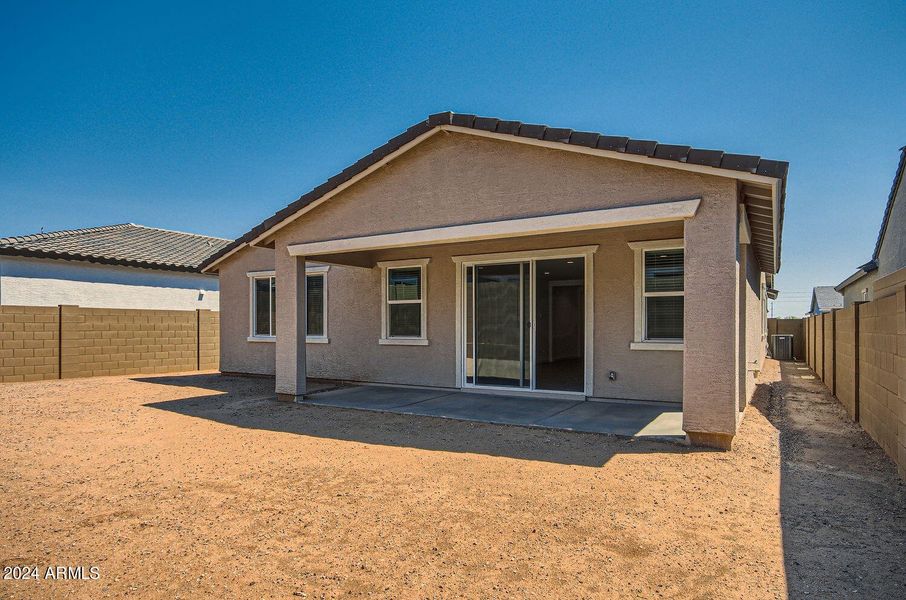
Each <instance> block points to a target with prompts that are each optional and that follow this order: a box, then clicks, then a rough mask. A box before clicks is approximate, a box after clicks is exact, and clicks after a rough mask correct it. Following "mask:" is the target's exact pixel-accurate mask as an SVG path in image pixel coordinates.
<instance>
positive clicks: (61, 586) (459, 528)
mask: <svg viewBox="0 0 906 600" xmlns="http://www.w3.org/2000/svg"><path fill="white" fill-rule="evenodd" d="M801 369H802V367H801V365H800V366H797V365H796V364H794V363H784V364H783V378H782V379H783V381H780V379H781V377H780V372H779V366H778V364H777V363H775V362H769V364H768V368H767V371H766V372H765V373H763V379H764V381H763V384H762V385H761V386H760V388H759V394H758V400H757V402H756V403H755V405H753V406H751V407H749V409H748V410H747V414H746V417H745V421H744V423H743V426H742V432H741V433H740V435H739V436H738V438H737V440H738V441H737V445H736V449H735V451H733V452H730V453H723V452H710V451H701V450H695V449H689V448H684V447H680V446H676V445H670V444H665V443H657V442H639V441H631V440H626V439H617V438H611V437H604V436H598V435H585V434H570V433H560V432H550V431H540V430H531V429H524V428H518V427H505V426H493V425H480V424H469V423H461V422H455V421H448V420H439V419H432V418H427V417H417V418H415V417H404V416H399V415H386V414H376V413H366V412H357V411H349V410H341V409H333V408H318V407H310V406H300V405H294V404H282V403H277V402H275V401H272V400H271V393H270V392H271V390H272V385H273V384H272V382H271V381H268V380H258V379H245V378H234V377H222V376H218V375H214V374H203V375H198V374H195V375H184V376H167V377H153V378H152V377H149V378H127V377H111V378H100V379H83V380H67V381H62V382H61V381H51V382H41V383H32V384H5V385H3V386H0V407H2V412H0V467H2V471H3V477H2V480H0V529H2V532H3V533H2V535H0V562H2V565H3V566H4V567H6V566H16V565H29V566H31V565H36V566H38V568H39V569H40V572H41V575H42V577H43V575H44V571H45V570H46V568H47V567H48V566H57V565H62V566H80V565H81V566H83V567H84V569H85V576H86V577H88V573H89V571H88V568H89V567H91V566H96V567H98V568H99V578H98V579H97V580H89V581H80V580H77V581H53V580H39V581H9V580H0V597H3V598H26V597H28V598H36V597H51V596H53V597H59V596H63V595H70V594H72V595H76V596H81V597H105V596H111V597H114V596H115V597H119V596H133V597H152V598H156V597H159V598H192V597H198V596H202V595H204V596H218V597H225V598H230V597H256V598H259V597H293V596H295V597H308V598H321V597H327V598H332V597H364V596H371V597H394V598H438V597H472V598H477V597H491V598H494V597H497V598H519V597H529V598H531V597H537V598H568V597H576V598H590V597H604V598H608V597H663V598H674V597H675V598H747V599H753V598H783V597H787V596H790V597H795V598H802V597H806V596H807V597H810V598H832V597H851V598H903V597H906V560H904V556H906V486H904V484H903V483H902V482H901V480H899V479H898V478H897V476H896V473H895V470H894V468H893V466H892V464H891V463H890V462H889V461H888V460H887V459H886V458H885V457H884V455H883V454H882V453H881V451H880V450H879V449H878V448H877V447H876V446H875V445H874V444H873V442H871V440H870V439H869V438H868V437H867V436H865V435H864V434H863V433H862V432H861V430H859V429H858V427H856V426H854V425H851V424H848V423H846V422H845V421H844V417H843V412H842V410H840V408H839V407H838V406H837V404H836V402H835V401H834V400H833V399H832V398H831V397H829V396H828V395H827V394H826V393H825V392H824V391H823V388H822V387H821V385H820V384H818V383H815V382H814V380H809V379H802V378H801V377H802V376H803V375H806V376H808V374H809V372H808V371H807V370H801Z"/></svg>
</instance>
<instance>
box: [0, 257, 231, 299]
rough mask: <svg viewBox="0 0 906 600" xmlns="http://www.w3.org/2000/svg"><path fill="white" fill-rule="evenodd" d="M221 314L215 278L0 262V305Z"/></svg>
mask: <svg viewBox="0 0 906 600" xmlns="http://www.w3.org/2000/svg"><path fill="white" fill-rule="evenodd" d="M60 304H66V305H76V306H83V307H86V308H135V309H152V310H196V309H209V310H219V307H220V294H219V291H218V281H217V278H216V277H212V276H210V275H202V274H200V273H181V272H177V271H155V270H153V269H139V268H134V267H119V266H114V265H101V264H95V263H89V262H84V261H70V260H52V259H35V258H21V257H14V256H3V257H0V305H4V306H58V305H60Z"/></svg>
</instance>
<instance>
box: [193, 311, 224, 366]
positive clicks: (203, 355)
mask: <svg viewBox="0 0 906 600" xmlns="http://www.w3.org/2000/svg"><path fill="white" fill-rule="evenodd" d="M219 366H220V313H219V312H214V311H211V310H200V311H198V369H199V370H201V371H209V370H213V369H217V368H219Z"/></svg>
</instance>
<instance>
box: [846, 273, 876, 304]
mask: <svg viewBox="0 0 906 600" xmlns="http://www.w3.org/2000/svg"><path fill="white" fill-rule="evenodd" d="M877 280H878V271H872V272H871V273H869V274H867V275H865V276H864V277H861V278H859V279H857V280H856V281H854V282H852V283H851V284H849V285H848V286H846V287H845V288H843V290H841V291H840V293H841V294H843V306H844V308H849V307H850V306H852V305H853V304H855V303H856V302H871V301H872V300H874V284H875V281H877ZM863 290H864V293H863Z"/></svg>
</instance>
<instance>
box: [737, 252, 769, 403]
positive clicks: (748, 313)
mask: <svg viewBox="0 0 906 600" xmlns="http://www.w3.org/2000/svg"><path fill="white" fill-rule="evenodd" d="M741 252H743V253H744V254H745V265H746V272H745V279H744V281H743V286H742V308H741V310H742V313H741V314H742V315H744V319H743V320H744V321H745V323H746V326H745V338H744V340H745V353H744V354H743V359H744V361H745V363H744V364H745V369H744V370H743V368H740V372H741V373H744V379H745V387H744V390H743V391H744V393H745V396H744V398H743V399H742V402H741V403H740V408H741V409H742V408H745V405H746V404H747V403H748V402H749V401H751V399H752V395H753V394H754V393H755V379H756V377H757V375H758V372H759V371H760V370H761V368H762V366H763V364H764V358H765V355H766V353H767V337H766V335H765V325H766V323H767V321H766V319H765V314H764V309H765V303H764V299H763V298H762V297H761V284H762V275H761V271H759V269H758V261H757V260H756V258H755V252H754V251H753V249H752V246H751V245H744V246H742V248H741Z"/></svg>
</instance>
